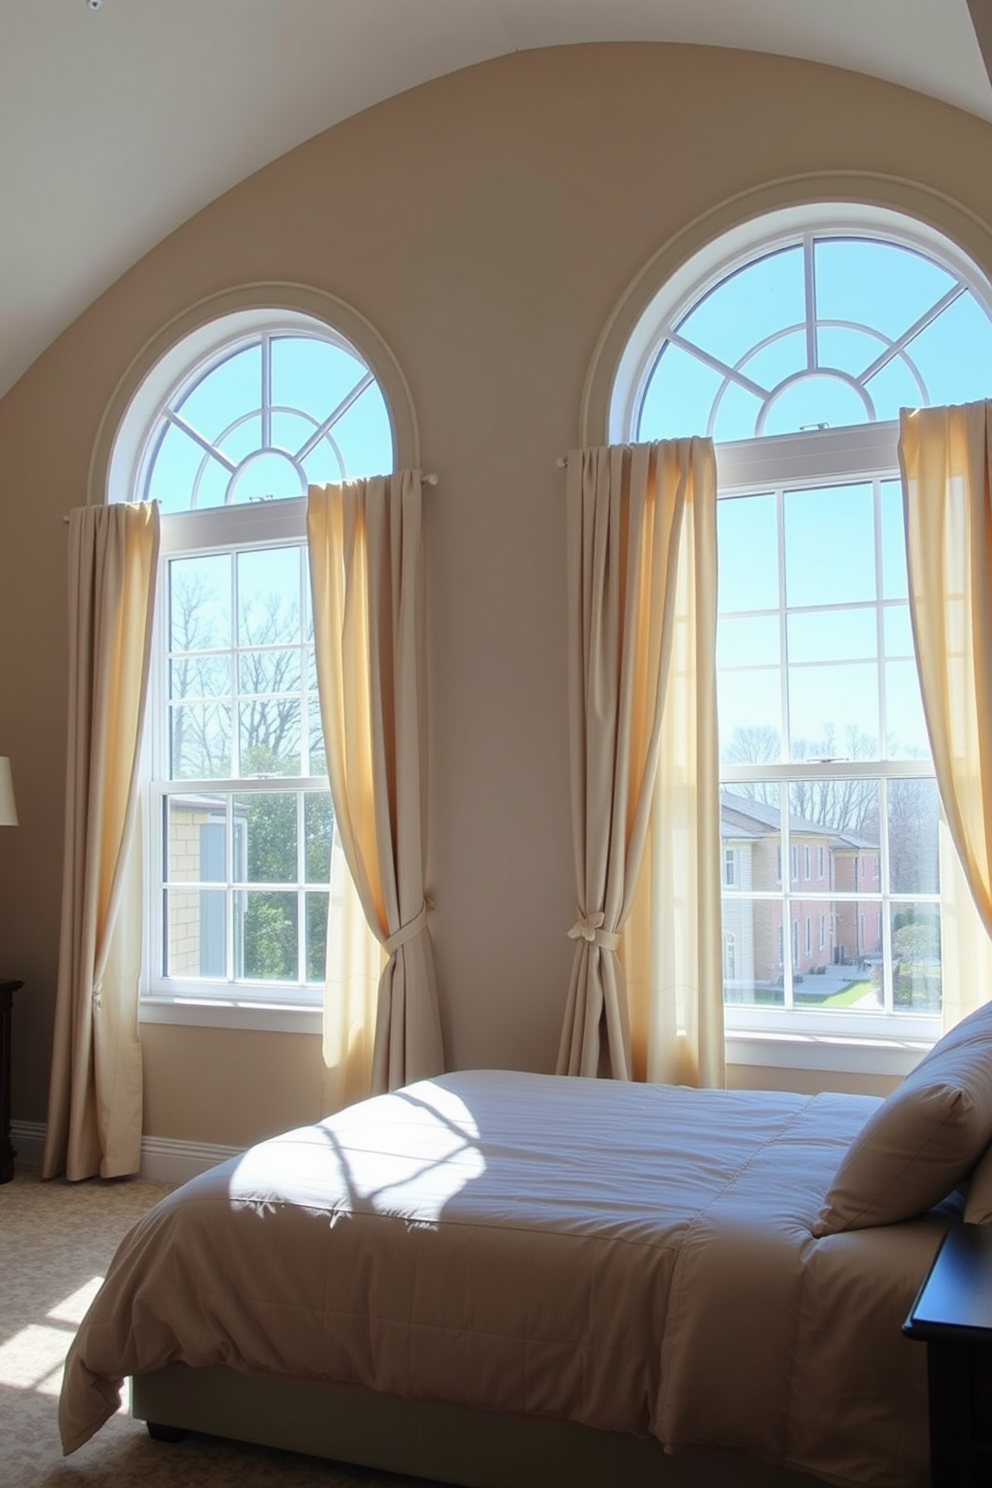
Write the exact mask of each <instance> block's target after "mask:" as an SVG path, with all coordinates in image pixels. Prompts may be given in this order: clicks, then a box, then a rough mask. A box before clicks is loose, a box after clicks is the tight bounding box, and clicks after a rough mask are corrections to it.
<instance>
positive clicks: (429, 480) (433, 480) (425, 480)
mask: <svg viewBox="0 0 992 1488" xmlns="http://www.w3.org/2000/svg"><path fill="white" fill-rule="evenodd" d="M565 463H566V462H565V461H562V464H563V465H564V464H565ZM437 483H438V477H437V471H435V470H429V471H428V472H427V474H426V475H422V476H421V477H420V484H421V485H422V486H436V485H437ZM270 499H271V498H270ZM248 504H249V505H251V506H257V505H261V502H254V501H253V502H250V503H248ZM200 510H202V511H216V510H217V508H216V507H201V508H200ZM62 522H63V524H64V525H65V526H66V527H68V525H69V516H68V513H66V515H65V516H63V518H62Z"/></svg>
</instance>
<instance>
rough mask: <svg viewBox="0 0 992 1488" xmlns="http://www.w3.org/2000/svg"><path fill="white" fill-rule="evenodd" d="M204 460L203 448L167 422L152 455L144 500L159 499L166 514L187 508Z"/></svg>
mask: <svg viewBox="0 0 992 1488" xmlns="http://www.w3.org/2000/svg"><path fill="white" fill-rule="evenodd" d="M202 463H203V450H202V448H201V447H200V445H198V444H197V442H196V440H195V439H191V438H190V436H189V435H188V434H187V433H186V432H185V431H184V430H182V429H177V428H176V426H175V425H174V424H168V425H166V427H165V429H164V431H163V433H162V436H161V438H160V439H159V442H158V444H157V446H156V450H155V453H154V455H153V463H152V465H151V468H150V470H149V473H148V480H147V484H146V486H145V500H146V501H157V502H158V503H159V506H160V507H161V509H162V514H163V516H167V515H168V514H169V513H170V512H177V511H188V510H189V505H190V493H191V492H192V490H193V483H194V481H195V480H196V477H197V472H198V471H199V469H200V466H201V464H202Z"/></svg>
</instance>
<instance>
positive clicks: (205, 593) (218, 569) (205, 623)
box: [169, 553, 231, 651]
mask: <svg viewBox="0 0 992 1488" xmlns="http://www.w3.org/2000/svg"><path fill="white" fill-rule="evenodd" d="M230 644H231V560H230V558H229V557H228V555H227V554H226V553H216V554H212V555H211V556H210V557H206V558H173V559H172V561H171V562H170V564H169V645H170V647H171V649H172V650H173V651H207V650H214V649H217V648H219V647H227V646H230Z"/></svg>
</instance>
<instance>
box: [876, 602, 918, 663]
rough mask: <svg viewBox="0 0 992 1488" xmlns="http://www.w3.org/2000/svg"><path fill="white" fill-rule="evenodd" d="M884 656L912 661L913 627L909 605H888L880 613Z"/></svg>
mask: <svg viewBox="0 0 992 1488" xmlns="http://www.w3.org/2000/svg"><path fill="white" fill-rule="evenodd" d="M882 627H883V634H884V645H885V654H886V656H888V657H893V658H895V657H905V658H909V659H910V660H912V659H913V658H914V656H915V654H916V653H915V651H914V648H913V626H912V622H911V620H910V618H909V605H908V604H905V605H889V606H887V607H886V608H885V610H883V612H882Z"/></svg>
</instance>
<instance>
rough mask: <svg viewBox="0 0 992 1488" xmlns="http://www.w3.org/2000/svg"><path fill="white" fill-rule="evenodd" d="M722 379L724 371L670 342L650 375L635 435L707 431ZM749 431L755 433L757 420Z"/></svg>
mask: <svg viewBox="0 0 992 1488" xmlns="http://www.w3.org/2000/svg"><path fill="white" fill-rule="evenodd" d="M722 381H723V379H722V377H721V376H720V373H719V372H716V371H715V370H714V369H713V368H712V367H709V366H707V365H706V363H705V362H701V361H700V360H699V358H698V357H696V356H693V355H691V353H690V352H687V351H683V350H682V348H681V347H680V346H671V345H669V344H667V343H666V345H665V346H664V348H663V349H662V352H661V355H660V356H659V357H658V360H657V361H656V362H655V365H654V368H653V369H652V371H651V374H650V376H649V378H648V382H647V387H646V388H645V391H644V398H643V400H642V402H641V407H640V412H639V415H638V421H637V431H636V436H635V437H636V438H637V439H642V440H647V439H678V438H681V437H682V436H687V435H690V434H705V433H706V429H707V422H708V420H709V413H710V407H711V405H712V403H713V399H714V398H715V397H716V394H717V391H718V389H719V387H720V384H721V382H722ZM747 432H749V433H753V432H754V428H753V422H752V427H751V429H750V430H749V431H747ZM721 437H722V438H724V439H726V438H731V437H733V436H730V435H726V434H724V435H721ZM738 437H742V438H743V437H747V436H746V434H743V435H741V436H738Z"/></svg>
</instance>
